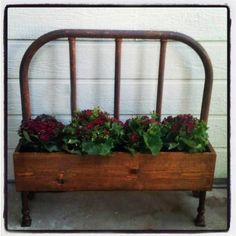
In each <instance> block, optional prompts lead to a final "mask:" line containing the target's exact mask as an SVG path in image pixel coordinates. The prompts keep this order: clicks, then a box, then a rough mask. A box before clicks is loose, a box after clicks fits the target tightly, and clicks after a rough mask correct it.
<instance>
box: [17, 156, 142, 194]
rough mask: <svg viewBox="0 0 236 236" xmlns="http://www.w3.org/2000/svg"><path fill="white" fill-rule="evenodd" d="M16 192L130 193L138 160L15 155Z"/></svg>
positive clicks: (117, 157)
mask: <svg viewBox="0 0 236 236" xmlns="http://www.w3.org/2000/svg"><path fill="white" fill-rule="evenodd" d="M14 164H15V175H16V189H17V191H75V190H103V189H108V190H113V189H114V190H119V189H132V188H133V186H134V181H135V179H136V178H137V175H135V174H133V173H132V171H133V170H135V169H137V166H138V159H136V160H135V159H134V158H132V157H130V156H129V159H127V158H126V156H123V155H122V154H121V155H120V154H117V155H113V156H112V157H100V156H82V157H81V156H76V155H71V154H65V153H55V154H54V153H45V154H41V153H35V154H34V153H24V154H22V153H20V155H17V154H15V155H14Z"/></svg>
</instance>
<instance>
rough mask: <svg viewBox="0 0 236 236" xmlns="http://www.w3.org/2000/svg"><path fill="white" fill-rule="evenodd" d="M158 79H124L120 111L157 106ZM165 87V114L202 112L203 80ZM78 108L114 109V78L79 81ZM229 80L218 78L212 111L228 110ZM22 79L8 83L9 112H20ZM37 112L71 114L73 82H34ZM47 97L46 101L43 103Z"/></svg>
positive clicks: (32, 90) (140, 110) (32, 89)
mask: <svg viewBox="0 0 236 236" xmlns="http://www.w3.org/2000/svg"><path fill="white" fill-rule="evenodd" d="M156 83H157V82H156V81H151V80H145V81H134V80H129V81H121V101H120V114H146V113H149V112H150V111H153V110H154V109H155V97H156V88H157V86H156ZM164 86H165V89H164V91H163V105H162V112H163V114H172V113H173V114H178V113H192V114H199V112H200V108H201V101H202V93H203V82H200V81H191V82H190V81H166V83H165V85H164ZM77 88H78V97H77V98H78V101H79V103H78V108H80V109H85V108H89V107H94V106H101V108H103V109H104V110H106V111H107V112H109V113H113V99H114V98H113V97H114V82H113V81H105V80H103V81H95V80H93V81H80V80H78V81H77ZM226 88H227V84H226V81H215V82H214V87H213V94H212V100H211V109H210V114H215V115H223V114H226V104H227V96H226ZM19 93H20V92H19V82H18V80H9V83H8V114H20V113H21V106H20V94H19ZM30 94H31V95H32V94H33V95H34V96H31V104H32V113H33V114H41V113H48V114H52V113H53V114H69V112H70V106H69V102H70V86H69V81H68V80H60V81H59V80H57V81H53V80H50V81H47V82H46V81H44V80H37V81H36V80H34V81H31V82H30ZM42 98H43V103H42Z"/></svg>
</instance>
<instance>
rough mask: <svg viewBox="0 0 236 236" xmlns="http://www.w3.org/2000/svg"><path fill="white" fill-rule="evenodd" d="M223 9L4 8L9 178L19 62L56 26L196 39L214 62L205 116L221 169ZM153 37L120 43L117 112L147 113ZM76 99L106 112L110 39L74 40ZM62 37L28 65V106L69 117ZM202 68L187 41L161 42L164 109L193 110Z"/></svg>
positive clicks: (222, 172)
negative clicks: (163, 48) (172, 33)
mask: <svg viewBox="0 0 236 236" xmlns="http://www.w3.org/2000/svg"><path fill="white" fill-rule="evenodd" d="M226 22H227V13H226V8H10V9H9V10H8V141H9V145H8V150H9V151H8V153H9V154H8V157H9V168H8V170H9V176H8V178H9V179H14V174H13V164H12V152H13V150H14V147H15V146H16V144H17V142H18V136H17V129H18V126H19V124H20V121H21V104H20V92H19V81H18V80H19V65H20V61H21V59H22V56H23V53H24V52H25V50H26V48H27V47H28V46H29V45H30V44H31V43H32V41H33V40H34V39H36V38H37V37H39V36H41V35H42V34H44V33H47V32H48V31H51V30H55V29H62V28H77V29H123V30H124V29H127V30H171V31H178V32H181V33H185V34H187V35H189V36H191V37H193V38H194V39H196V40H198V41H199V42H200V43H201V44H202V46H203V47H204V48H205V49H206V50H207V52H208V54H209V56H210V58H211V60H212V63H213V70H214V84H213V94H212V102H211V109H210V116H209V127H210V128H209V133H210V141H211V142H212V144H213V146H214V148H215V150H216V151H217V154H218V156H217V165H216V173H215V177H218V178H219V177H220V178H222V177H226V176H227V172H226V171H227V170H226V166H227V109H226V108H227V55H226V53H227V41H226V40H227V25H226ZM159 46H160V45H159V43H158V42H155V41H154V40H151V41H141V40H138V41H137V40H129V41H126V42H125V43H124V45H123V47H122V73H121V76H122V83H121V114H122V118H127V117H128V116H129V115H130V114H145V113H149V112H150V111H152V110H153V109H154V107H155V94H156V84H157V80H156V78H157V73H158V68H157V67H158V59H159ZM77 51H78V62H77V68H78V103H79V107H80V108H89V107H93V106H96V105H100V106H101V107H102V108H103V109H105V110H107V111H108V112H111V113H112V109H113V76H114V42H113V41H112V40H99V41H94V40H85V39H83V40H79V41H78V44H77ZM68 59H69V58H68V42H67V41H66V40H57V41H54V42H51V43H49V44H47V45H45V46H44V47H43V48H41V49H40V50H39V51H38V52H37V53H36V55H35V57H34V58H33V61H32V63H31V66H30V73H29V75H30V79H31V81H30V89H31V95H32V96H31V99H32V112H33V114H34V115H37V114H40V113H53V114H56V115H57V117H58V118H59V119H61V120H64V121H68V120H69V117H70V116H69V110H70V108H69V91H70V90H69V60H68ZM203 79H204V71H203V67H202V64H201V61H200V59H199V58H198V56H197V55H196V53H195V52H194V51H193V50H192V49H191V48H189V47H188V46H186V45H183V44H181V43H178V42H170V43H168V47H167V56H166V70H165V85H164V95H163V100H164V101H163V115H168V114H178V113H192V114H195V115H196V116H199V112H200V106H201V97H202V88H203V81H204V80H203Z"/></svg>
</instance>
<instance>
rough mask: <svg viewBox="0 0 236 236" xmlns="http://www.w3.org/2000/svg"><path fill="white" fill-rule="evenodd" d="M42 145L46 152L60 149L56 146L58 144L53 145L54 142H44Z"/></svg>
mask: <svg viewBox="0 0 236 236" xmlns="http://www.w3.org/2000/svg"><path fill="white" fill-rule="evenodd" d="M43 146H44V147H45V149H46V150H47V151H48V152H58V151H60V149H59V148H58V146H57V145H55V144H53V145H49V144H44V145H43Z"/></svg>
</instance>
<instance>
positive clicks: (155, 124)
mask: <svg viewBox="0 0 236 236" xmlns="http://www.w3.org/2000/svg"><path fill="white" fill-rule="evenodd" d="M160 130H161V129H160V124H159V121H158V117H157V116H154V115H153V116H152V118H149V117H148V116H136V117H134V118H131V119H128V120H127V121H126V122H125V125H124V132H125V135H124V138H123V143H124V148H125V149H126V150H128V151H130V152H131V153H132V154H135V153H136V152H151V153H152V154H153V155H156V154H158V153H159V152H160V150H161V148H162V140H161V133H160Z"/></svg>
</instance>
